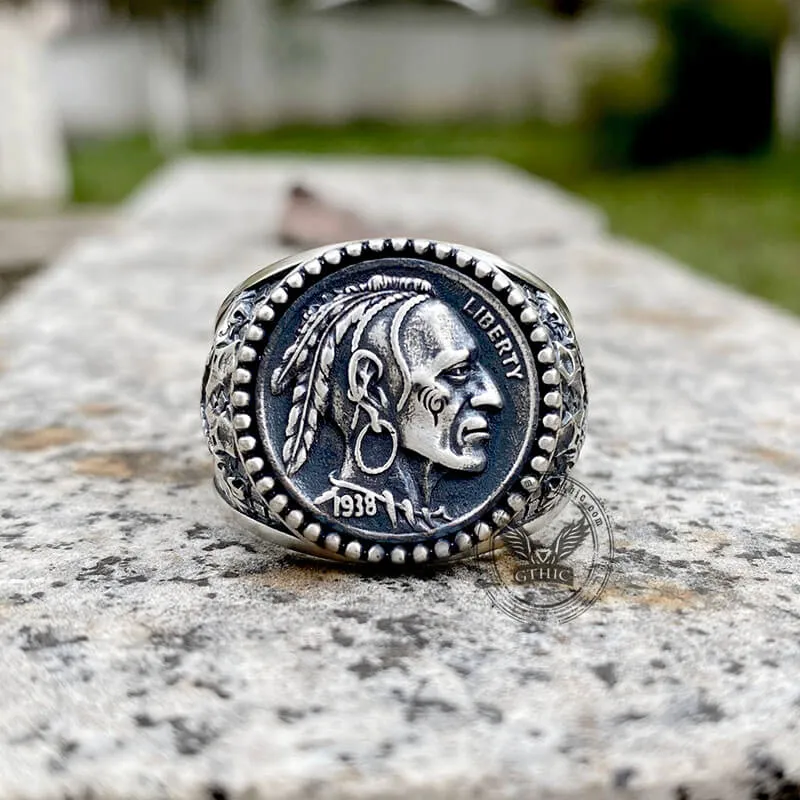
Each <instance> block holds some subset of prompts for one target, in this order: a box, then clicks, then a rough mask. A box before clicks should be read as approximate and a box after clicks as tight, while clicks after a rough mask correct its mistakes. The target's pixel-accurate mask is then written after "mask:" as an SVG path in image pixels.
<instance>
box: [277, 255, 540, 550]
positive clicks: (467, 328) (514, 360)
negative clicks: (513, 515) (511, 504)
mask: <svg viewBox="0 0 800 800" xmlns="http://www.w3.org/2000/svg"><path fill="white" fill-rule="evenodd" d="M381 267H382V269H381V271H380V273H379V274H375V271H374V270H372V271H368V270H356V271H354V272H353V273H350V274H348V275H346V276H344V277H342V276H337V278H338V279H337V280H336V281H330V282H328V285H325V282H324V281H323V282H322V285H320V286H318V287H317V291H316V293H315V294H314V296H313V297H312V298H311V299H310V300H309V302H308V304H307V305H306V307H305V308H304V309H303V310H302V311H301V312H300V313H298V314H296V315H295V316H293V317H291V318H287V319H284V320H283V324H282V329H281V331H280V337H281V346H280V347H279V348H276V350H277V352H276V354H275V356H274V357H273V358H272V359H271V360H270V363H269V364H268V365H265V369H264V373H263V378H262V384H263V388H262V424H263V426H264V427H265V428H266V429H267V430H266V432H267V434H268V436H267V439H268V440H269V441H270V444H271V448H272V452H273V457H274V459H275V461H276V462H277V464H278V466H279V468H280V469H281V470H282V471H283V474H284V475H285V476H286V479H287V482H290V484H291V486H292V488H293V490H294V493H295V494H296V496H297V498H298V499H299V500H300V501H301V502H303V503H304V504H306V505H307V506H310V507H312V508H313V509H314V510H315V511H317V512H318V513H321V514H323V515H324V516H325V517H327V518H328V519H329V520H330V521H331V522H332V524H334V525H337V524H338V525H339V526H340V527H343V528H349V529H351V530H352V529H358V530H360V531H365V532H368V533H369V532H373V533H375V532H382V533H385V534H387V535H390V536H392V535H394V536H398V537H400V538H402V535H403V534H410V533H419V532H425V531H431V530H434V529H439V528H441V527H443V526H448V525H450V524H460V523H463V521H464V519H465V518H467V517H469V516H470V515H476V514H477V513H479V512H480V510H481V509H480V505H481V504H482V503H484V502H488V501H489V500H490V499H491V497H489V496H487V494H490V493H488V492H483V491H482V489H481V486H480V483H479V484H478V485H477V486H476V483H475V480H476V479H477V480H478V481H480V480H481V478H482V477H483V476H485V479H486V486H496V487H497V490H498V491H499V489H500V488H502V485H503V480H502V479H503V477H504V476H505V475H507V474H511V473H512V471H513V469H514V468H515V466H516V465H517V464H518V463H519V460H520V458H521V457H522V456H523V455H524V450H525V449H526V445H527V441H528V436H529V432H530V428H531V427H532V421H531V419H530V415H531V413H532V411H531V409H532V408H535V398H534V397H532V393H534V392H535V391H536V389H535V385H536V384H535V374H533V368H532V366H531V365H530V364H527V363H525V361H524V357H523V355H522V354H523V352H525V349H524V348H523V347H521V346H520V344H519V339H518V337H519V336H521V334H519V332H518V331H517V330H516V328H515V324H514V321H513V319H511V318H510V317H509V316H508V315H506V314H505V313H504V312H503V310H502V308H499V307H498V306H499V305H500V304H499V303H497V301H494V302H493V301H492V298H491V296H490V295H489V294H488V293H486V292H484V291H483V290H481V289H480V287H478V286H477V285H475V286H474V287H472V286H469V285H467V283H466V280H467V279H465V278H462V279H461V280H457V279H454V278H450V277H449V276H447V275H445V274H441V275H433V276H432V275H431V273H430V272H428V273H427V274H426V278H425V279H422V278H420V277H415V275H414V270H413V268H411V267H409V266H407V265H406V266H404V265H402V264H400V265H398V266H397V268H396V269H387V265H386V264H385V263H384V264H382V265H381ZM417 274H418V273H417Z"/></svg>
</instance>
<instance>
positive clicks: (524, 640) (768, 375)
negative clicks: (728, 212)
mask: <svg viewBox="0 0 800 800" xmlns="http://www.w3.org/2000/svg"><path fill="white" fill-rule="evenodd" d="M297 179H300V180H302V181H304V182H305V183H306V184H307V185H308V186H309V187H310V188H312V189H313V190H314V191H317V192H319V193H320V194H321V195H323V196H325V197H327V198H329V199H331V200H333V201H334V202H335V203H337V204H339V205H343V206H345V207H348V208H351V209H352V210H354V211H356V212H357V213H359V214H362V215H364V216H365V217H368V218H369V219H370V220H373V221H375V220H377V221H378V222H381V221H385V222H386V224H387V226H388V225H391V229H390V230H387V232H392V233H404V234H415V233H425V232H428V233H430V232H433V231H434V230H435V229H436V228H437V226H438V227H440V228H441V229H442V230H443V231H446V235H447V236H449V237H451V238H460V239H462V240H464V241H465V242H466V243H474V244H478V245H485V246H487V247H491V248H493V249H496V250H498V251H500V252H501V253H502V254H503V255H506V256H508V257H511V258H512V259H515V260H518V261H521V262H524V263H526V264H529V265H530V266H532V267H533V268H534V269H535V270H536V271H537V272H539V273H540V274H542V276H543V277H545V278H546V279H547V280H549V281H551V282H552V283H553V284H555V285H556V286H557V288H558V289H559V291H560V292H561V293H562V294H563V295H564V297H565V298H566V299H567V301H568V302H569V304H570V305H571V307H572V309H573V310H574V312H575V322H576V327H577V330H578V333H579V336H580V337H581V339H582V344H583V348H584V353H585V357H586V363H587V369H588V374H589V391H590V398H591V406H590V415H589V437H588V441H587V446H586V448H585V451H584V454H583V457H582V460H581V462H580V465H579V468H578V476H579V477H580V478H581V479H582V480H583V481H584V482H585V483H587V484H588V485H589V486H590V487H591V488H592V489H593V490H594V491H595V493H597V494H598V495H599V496H601V497H602V498H603V499H604V500H605V502H606V503H607V506H608V510H609V512H610V514H611V515H612V517H613V521H614V523H615V529H616V536H617V548H618V558H617V565H616V571H615V574H614V575H613V577H612V581H611V583H610V585H609V587H608V589H607V591H606V594H605V596H604V597H603V599H602V600H601V601H600V602H599V603H598V605H596V606H595V607H594V608H592V609H590V610H589V611H588V612H587V613H586V614H584V615H583V616H581V617H580V618H578V619H577V620H575V621H573V622H571V623H569V624H566V625H563V626H560V627H551V626H548V625H536V624H529V625H521V624H520V623H518V622H514V621H513V620H511V619H509V618H507V617H505V616H503V615H502V614H501V613H500V612H498V611H497V610H496V609H494V608H493V607H492V606H491V605H490V603H489V601H488V599H487V595H486V593H485V591H484V590H483V588H482V587H481V581H482V580H483V579H484V578H485V573H484V572H483V571H482V570H481V569H480V568H479V567H477V566H476V565H475V564H464V565H460V566H455V567H452V568H450V569H447V570H443V571H438V572H433V573H429V574H423V575H419V576H414V575H408V574H406V575H394V576H375V575H369V574H366V573H362V572H356V571H347V570H343V569H339V568H336V567H331V566H320V565H318V564H311V563H309V562H307V561H304V560H302V559H301V558H300V557H292V556H288V555H285V554H284V553H283V552H282V551H280V550H278V549H276V548H273V547H271V546H269V545H266V544H262V543H261V542H259V541H256V540H254V539H253V538H250V537H249V536H248V535H247V534H244V533H242V532H241V531H239V530H237V529H236V527H235V525H233V524H231V523H230V522H229V521H228V518H227V517H226V516H225V514H224V512H223V510H222V509H221V507H220V506H219V505H218V503H217V501H216V500H215V498H214V497H213V496H212V492H211V488H210V465H211V460H210V457H209V455H208V453H207V451H206V450H205V445H204V442H203V439H202V435H201V431H200V422H199V413H198V396H199V388H200V378H201V373H202V367H203V361H204V357H205V354H206V351H207V348H208V345H209V342H210V336H211V331H212V323H213V316H214V312H215V310H216V307H217V305H218V303H219V301H220V300H221V299H222V297H223V296H224V295H225V294H226V293H227V291H228V290H229V289H230V288H231V287H232V286H233V285H234V284H235V283H236V282H237V281H238V280H240V279H242V278H244V277H245V276H246V275H247V274H249V273H250V272H251V271H252V270H254V269H255V268H257V267H258V266H260V265H262V264H263V263H265V262H268V261H270V260H271V259H273V258H275V257H277V256H279V255H280V254H281V253H280V251H279V248H278V247H277V246H275V245H274V244H273V242H274V235H275V230H276V219H277V218H278V217H279V212H280V209H281V203H282V198H283V196H284V192H285V190H286V188H287V187H288V186H289V185H290V184H291V183H292V182H293V181H295V180H297ZM0 340H2V350H1V351H0V360H1V361H2V372H1V373H0V403H2V421H1V422H0V425H1V428H2V430H1V432H0V450H2V460H0V477H1V478H2V495H0V521H1V522H2V525H1V526H0V603H1V605H0V796H2V797H3V798H6V799H8V800H13V799H14V798H22V797H27V798H36V799H37V800H39V799H41V800H43V799H44V798H57V797H66V796H69V797H73V798H77V797H84V796H85V797H89V796H92V797H101V798H123V797H124V798H140V797H141V798H145V797H167V796H169V797H175V798H192V799H194V798H224V797H227V798H240V797H241V798H244V797H246V798H284V797H286V798H306V797H343V798H344V797H347V798H350V797H353V798H360V797H367V796H381V797H398V798H399V797H436V798H450V797H525V798H527V797H534V796H543V797H544V796H547V797H565V798H566V797H569V798H572V797H579V796H580V797H606V796H618V797H631V796H636V795H637V794H642V795H647V796H655V797H665V798H667V797H670V798H722V797H775V798H778V797H780V798H796V797H797V796H798V792H799V791H800V789H798V783H797V782H798V781H800V727H799V724H800V677H799V676H800V577H798V569H799V568H800V520H799V518H798V511H799V510H800V495H799V494H798V491H797V488H798V474H799V473H800V455H798V454H800V415H798V406H800V377H799V376H800V326H798V324H797V322H796V321H795V320H794V319H790V318H788V317H786V316H782V315H781V314H779V313H778V312H776V311H775V310H773V309H771V308H767V307H765V306H763V305H760V304H759V303H757V302H755V301H754V300H751V299H747V298H744V297H741V296H739V295H736V294H734V293H733V292H730V291H728V290H726V289H723V288H721V287H719V286H716V285H713V284H710V283H707V282H705V281H703V280H701V279H700V278H698V277H696V276H694V275H691V274H690V273H688V272H686V271H685V270H683V269H681V268H679V267H677V266H676V265H674V264H672V263H669V262H668V261H667V260H665V259H663V258H660V257H659V256H657V255H655V254H653V253H650V252H648V251H645V250H643V249H640V248H638V247H634V246H632V245H630V244H627V243H623V242H619V241H615V240H613V239H611V238H610V237H609V236H608V235H606V234H605V233H604V228H603V224H602V219H601V218H600V216H599V215H597V214H596V213H595V212H593V211H592V210H591V209H587V208H585V207H582V206H581V205H580V204H579V203H578V202H577V201H574V200H572V199H570V198H568V197H565V196H563V195H561V194H559V193H557V192H556V191H555V190H554V189H552V188H551V187H548V186H546V185H542V184H540V183H537V182H535V181H532V180H530V179H527V178H525V177H523V176H521V175H520V174H518V173H515V172H513V171H510V170H507V169H504V168H500V167H496V166H493V165H481V164H476V165H456V166H446V165H441V164H437V163H420V162H415V163H407V162H404V163H398V162H372V163H369V164H366V163H364V164H352V163H344V162H338V161H336V162H334V161H331V162H314V161H302V162H292V161H249V160H248V161H236V160H234V161H210V162H204V161H193V162H187V163H184V164H182V165H181V166H179V167H177V168H176V169H173V170H171V171H169V172H167V173H165V174H163V175H162V176H161V177H160V178H159V179H157V180H156V181H155V182H154V183H153V184H151V185H150V187H149V188H148V189H147V190H146V191H145V192H143V193H142V194H140V195H139V197H138V199H136V200H135V201H134V202H133V203H131V204H130V205H129V207H128V209H127V212H126V213H124V214H123V216H122V220H121V222H120V223H119V225H118V226H116V227H115V229H114V230H113V231H109V232H107V233H105V234H104V235H103V236H100V237H97V238H94V239H90V240H87V241H85V242H84V243H83V244H81V245H80V246H78V247H76V248H74V249H73V251H72V252H71V253H70V254H68V255H67V256H65V257H64V258H63V259H62V260H61V261H59V262H58V263H57V264H55V265H54V266H53V267H52V268H51V269H50V270H48V271H47V272H46V273H43V274H40V275H39V276H37V277H36V278H34V279H32V281H31V282H30V283H29V284H28V285H27V287H26V288H25V289H24V290H23V291H21V292H19V293H18V294H17V295H16V296H14V297H13V298H12V299H11V301H10V302H9V303H7V304H6V305H5V306H3V307H2V309H1V310H0Z"/></svg>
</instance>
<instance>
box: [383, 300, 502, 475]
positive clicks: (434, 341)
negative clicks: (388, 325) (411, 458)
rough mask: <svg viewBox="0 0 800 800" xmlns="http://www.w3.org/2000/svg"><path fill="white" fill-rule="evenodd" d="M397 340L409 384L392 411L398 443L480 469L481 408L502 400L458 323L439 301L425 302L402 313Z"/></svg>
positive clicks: (494, 407)
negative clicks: (403, 399) (399, 404)
mask: <svg viewBox="0 0 800 800" xmlns="http://www.w3.org/2000/svg"><path fill="white" fill-rule="evenodd" d="M398 344H399V346H400V349H401V351H402V353H403V355H404V357H405V360H406V363H407V365H408V367H409V371H410V373H411V383H412V386H413V388H412V390H411V394H410V395H409V398H408V401H407V402H406V404H405V405H404V407H403V408H402V409H401V410H400V412H399V414H398V434H399V437H400V444H401V446H402V447H405V448H406V449H408V450H411V451H413V452H414V453H417V454H418V455H420V456H422V457H423V458H427V459H429V460H430V461H432V462H433V463H435V464H438V465H440V466H442V467H445V468H448V469H453V470H460V471H464V472H481V471H483V469H484V468H485V467H486V449H485V444H486V442H487V441H488V439H489V436H490V427H489V426H490V421H489V416H488V414H487V412H493V411H499V410H500V409H501V408H502V407H503V400H502V398H501V396H500V392H499V390H498V388H497V385H496V384H495V382H494V381H493V380H492V378H491V376H490V375H489V373H488V372H487V370H486V369H485V368H484V367H483V365H482V364H481V363H480V362H479V361H478V348H477V345H476V343H475V340H474V339H473V338H472V336H471V335H470V333H469V331H468V330H467V329H466V327H465V326H464V323H463V322H462V321H461V320H460V319H459V318H458V316H457V314H456V312H455V311H454V310H453V309H452V308H450V307H449V306H448V305H446V304H445V303H443V302H441V301H440V300H433V299H432V300H428V301H425V302H424V303H421V304H420V305H418V306H417V307H416V308H414V309H413V310H412V311H411V312H410V313H409V314H408V316H407V317H406V319H405V321H404V323H403V325H402V327H401V329H400V331H399V341H398Z"/></svg>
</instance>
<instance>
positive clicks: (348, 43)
mask: <svg viewBox="0 0 800 800" xmlns="http://www.w3.org/2000/svg"><path fill="white" fill-rule="evenodd" d="M219 8H220V11H219V17H218V19H217V20H216V24H215V25H214V26H213V28H212V30H211V35H210V36H209V40H208V42H209V43H208V49H207V52H206V54H205V59H204V60H205V64H206V70H205V73H204V74H203V75H202V77H201V78H199V79H195V80H194V82H190V84H189V86H188V87H187V88H188V93H189V96H188V97H187V99H186V104H187V107H188V108H189V114H190V117H191V118H192V119H193V120H194V124H195V127H200V128H207V129H208V128H210V129H224V128H226V127H238V126H241V125H244V126H251V127H259V126H264V125H274V124H278V123H282V122H291V121H300V120H304V121H312V122H338V121H344V120H349V119H357V118H364V117H374V118H382V119H420V120H434V119H443V118H464V119H469V118H470V117H472V118H474V117H480V116H482V115H486V116H491V117H513V116H517V117H521V116H525V117H531V116H532V117H540V118H543V119H546V120H550V121H554V122H567V121H570V120H573V119H574V118H575V117H576V115H577V114H578V113H579V111H580V107H581V91H582V85H583V75H584V71H585V66H584V65H585V63H586V62H587V60H589V61H590V60H592V59H593V58H600V59H603V60H606V61H609V60H611V61H613V60H620V59H624V60H626V61H630V60H635V59H636V58H637V57H640V56H641V55H642V54H643V53H646V52H647V51H648V49H649V48H650V47H651V46H652V42H653V36H652V33H651V30H650V28H649V27H648V26H647V25H645V24H641V23H638V22H636V21H635V20H629V21H620V20H619V19H613V18H607V17H597V18H590V17H586V18H584V19H583V20H581V21H579V22H577V23H571V24H570V23H565V22H561V21H558V20H554V19H551V18H548V17H543V16H539V15H534V14H530V15H524V16H519V17H508V16H504V17H498V18H492V19H487V18H485V17H478V16H470V15H467V14H451V13H442V12H439V11H435V10H431V11H429V12H426V13H423V12H420V11H419V10H417V11H416V12H411V11H407V12H403V10H400V11H397V10H388V9H383V10H378V9H376V10H372V11H361V12H360V13H359V14H341V15H339V14H317V15H307V16H292V17H283V18H280V17H277V16H275V17H272V16H270V14H269V11H268V8H269V7H268V4H265V3H262V2H260V1H259V0H227V2H225V3H222V4H220V7H219ZM152 52H153V50H152V43H151V42H150V41H149V40H148V35H147V33H146V32H145V31H144V30H142V29H138V28H133V27H128V28H126V29H120V30H115V29H111V30H101V31H97V32H95V33H92V34H82V35H80V36H71V37H64V38H62V39H61V40H60V41H59V42H57V43H56V45H55V46H54V47H53V49H52V53H51V57H50V73H51V75H52V80H53V81H54V84H55V86H56V87H57V94H58V98H59V106H60V109H61V112H62V114H63V119H64V121H65V124H66V126H67V129H68V130H69V131H70V132H71V133H78V134H103V133H112V132H122V131H129V130H131V129H139V130H144V129H146V128H149V127H151V126H150V122H151V120H152V113H153V109H152V107H153V102H154V100H158V98H157V97H154V91H153V89H154V87H153V85H152V84H151V85H150V86H149V87H148V80H151V79H152V74H153V72H152V68H151V67H152V65H151V64H149V60H152ZM148 76H150V77H148ZM156 88H157V87H156ZM162 94H163V93H162ZM162 101H163V98H162Z"/></svg>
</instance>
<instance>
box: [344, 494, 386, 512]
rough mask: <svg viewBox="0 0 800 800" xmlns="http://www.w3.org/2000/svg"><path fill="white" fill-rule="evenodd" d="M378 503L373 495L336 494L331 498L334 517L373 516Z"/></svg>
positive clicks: (376, 510)
mask: <svg viewBox="0 0 800 800" xmlns="http://www.w3.org/2000/svg"><path fill="white" fill-rule="evenodd" d="M377 513H378V505H377V503H376V502H375V497H374V496H373V495H362V494H337V495H335V496H334V498H333V514H334V516H336V517H374V516H375V514H377Z"/></svg>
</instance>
